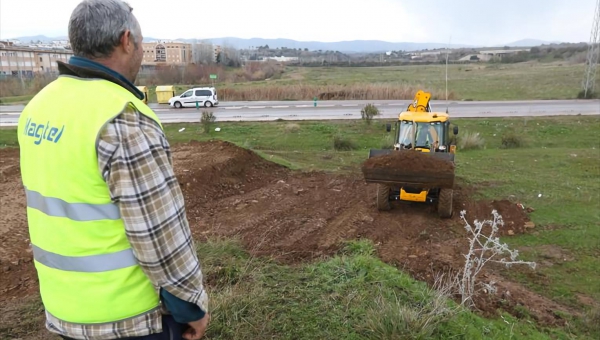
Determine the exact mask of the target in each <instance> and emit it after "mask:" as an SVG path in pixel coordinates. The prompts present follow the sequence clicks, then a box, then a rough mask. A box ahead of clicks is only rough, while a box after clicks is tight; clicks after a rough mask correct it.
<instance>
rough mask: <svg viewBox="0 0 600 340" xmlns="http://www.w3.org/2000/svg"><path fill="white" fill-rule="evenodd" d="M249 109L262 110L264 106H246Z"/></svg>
mask: <svg viewBox="0 0 600 340" xmlns="http://www.w3.org/2000/svg"><path fill="white" fill-rule="evenodd" d="M248 108H249V109H264V108H266V106H248Z"/></svg>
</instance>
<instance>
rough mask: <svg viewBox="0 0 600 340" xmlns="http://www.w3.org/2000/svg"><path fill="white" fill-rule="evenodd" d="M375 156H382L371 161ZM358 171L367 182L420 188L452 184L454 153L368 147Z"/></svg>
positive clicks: (450, 185)
mask: <svg viewBox="0 0 600 340" xmlns="http://www.w3.org/2000/svg"><path fill="white" fill-rule="evenodd" d="M398 153H402V154H398ZM394 155H395V157H394ZM379 157H385V158H382V159H379V160H378V161H376V162H373V161H371V159H372V158H379ZM428 157H431V158H428ZM362 172H363V175H364V178H365V181H366V182H368V183H382V184H389V185H394V186H400V187H405V186H409V187H415V188H423V189H432V188H452V187H453V186H454V177H455V176H454V154H452V153H446V152H419V151H414V150H389V149H388V150H377V149H371V150H369V160H367V162H365V163H364V164H363V167H362Z"/></svg>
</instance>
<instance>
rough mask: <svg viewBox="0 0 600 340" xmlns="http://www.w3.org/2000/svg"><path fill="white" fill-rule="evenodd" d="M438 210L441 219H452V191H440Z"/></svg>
mask: <svg viewBox="0 0 600 340" xmlns="http://www.w3.org/2000/svg"><path fill="white" fill-rule="evenodd" d="M437 210H438V215H440V217H441V218H450V217H452V189H440V195H439V197H438V209H437Z"/></svg>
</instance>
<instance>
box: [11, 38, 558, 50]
mask: <svg viewBox="0 0 600 340" xmlns="http://www.w3.org/2000/svg"><path fill="white" fill-rule="evenodd" d="M15 39H18V40H20V41H21V42H24V43H26V42H30V41H32V40H33V41H42V42H44V43H49V42H51V41H52V40H66V39H68V37H66V36H61V37H47V36H45V35H36V36H27V37H18V38H15ZM156 40H161V39H159V38H154V37H145V38H144V41H147V42H150V41H156ZM165 40H166V39H165ZM176 40H180V41H185V42H189V43H191V42H194V41H197V42H201V41H211V42H212V43H213V44H216V45H229V46H232V47H235V48H249V47H258V46H265V45H269V47H270V48H278V47H287V48H300V49H305V48H308V49H309V50H311V51H318V50H323V51H327V50H329V51H340V52H344V53H378V52H386V51H398V50H403V51H418V50H425V49H438V48H446V47H448V44H446V43H435V42H433V43H412V42H389V41H381V40H351V41H337V42H321V41H297V40H292V39H263V38H251V39H243V38H235V37H223V38H211V39H176ZM556 43H560V42H556V41H544V40H537V39H523V40H519V41H514V42H512V43H509V44H506V45H503V46H510V47H532V46H540V45H543V44H556ZM463 47H469V48H471V47H475V46H470V45H463V44H452V45H450V48H463ZM489 47H491V46H489Z"/></svg>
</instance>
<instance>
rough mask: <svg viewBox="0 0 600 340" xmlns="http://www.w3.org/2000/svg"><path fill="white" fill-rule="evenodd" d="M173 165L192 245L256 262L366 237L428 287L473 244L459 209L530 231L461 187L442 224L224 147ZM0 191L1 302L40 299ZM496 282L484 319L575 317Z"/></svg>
mask: <svg viewBox="0 0 600 340" xmlns="http://www.w3.org/2000/svg"><path fill="white" fill-rule="evenodd" d="M173 157H174V165H175V169H176V173H177V176H178V179H179V182H180V185H181V188H182V190H183V193H184V196H185V199H186V206H187V214H188V219H189V221H190V226H191V228H192V232H193V233H194V235H195V237H196V239H198V240H199V241H200V242H201V241H202V240H204V239H206V238H209V237H215V236H226V237H239V238H240V239H241V241H242V242H243V244H244V246H245V247H246V248H247V249H248V251H249V252H251V253H252V254H253V255H268V256H273V257H274V258H276V259H278V260H280V261H282V262H284V263H296V262H298V261H305V260H311V259H315V258H317V257H320V256H324V255H331V254H333V253H335V252H336V251H337V250H338V249H339V247H340V242H341V241H344V240H352V239H359V238H368V239H371V240H373V241H374V242H375V244H376V245H377V251H378V254H379V256H380V257H381V258H382V259H383V260H384V261H386V262H388V263H390V264H393V265H396V266H398V267H401V268H404V269H405V270H407V271H409V272H410V273H411V274H412V275H414V276H415V277H416V278H418V279H422V280H425V281H428V282H431V281H432V279H433V273H434V272H435V271H439V270H450V271H456V270H459V269H460V268H461V267H462V265H463V262H462V261H463V260H464V259H463V255H462V254H464V253H465V249H466V247H467V239H466V232H465V229H464V227H463V225H462V223H461V221H460V219H459V216H460V211H461V210H466V211H467V218H468V220H469V221H471V223H472V221H473V220H475V219H479V220H484V219H490V218H491V211H492V209H496V210H497V211H498V212H499V213H500V214H501V215H502V216H503V219H504V222H505V227H504V228H502V229H501V230H500V233H501V234H506V235H511V234H519V233H524V232H528V231H527V230H526V229H525V228H524V224H525V223H526V222H527V221H528V220H529V219H528V218H527V214H526V212H525V211H524V210H523V209H522V208H521V207H519V206H517V205H516V204H513V203H510V202H509V201H493V202H488V201H483V202H477V201H473V200H471V199H470V198H469V197H471V192H470V190H471V189H468V188H461V187H455V189H454V190H455V195H454V200H455V201H454V210H455V211H454V217H453V218H451V219H439V218H438V217H437V214H436V213H435V207H433V206H431V205H425V204H394V209H393V210H392V211H390V212H385V213H384V212H378V211H377V208H376V207H375V194H376V193H375V186H374V185H372V184H366V183H365V181H364V179H363V178H362V177H361V176H358V175H353V176H340V175H333V174H327V173H321V172H310V173H299V172H292V171H290V170H288V169H286V168H283V167H281V166H279V165H276V164H273V163H270V162H267V161H266V160H264V159H262V158H260V157H259V156H257V155H256V154H254V153H253V152H251V151H247V150H244V149H241V148H238V147H236V146H235V145H233V144H230V143H227V142H218V141H216V142H207V143H198V142H192V143H189V144H181V145H177V146H174V147H173ZM427 159H428V160H431V158H430V157H428V158H427ZM0 160H3V161H5V163H0V164H2V166H3V167H6V168H10V167H11V166H12V165H15V164H18V152H14V151H9V150H0ZM436 167H437V165H436ZM0 189H1V190H0V192H1V193H2V195H3V200H2V214H1V217H0V221H1V222H2V225H4V226H6V225H8V229H7V230H8V231H9V232H4V231H3V232H2V233H1V234H0V242H2V243H1V244H2V248H0V249H2V259H1V261H2V262H1V264H2V267H1V269H2V271H3V273H2V274H3V275H0V290H2V291H1V293H2V294H0V303H3V301H5V300H10V299H15V298H18V297H24V296H28V295H31V294H32V293H35V291H36V290H37V280H36V275H35V270H34V269H33V265H32V263H31V254H30V253H28V252H27V250H28V241H27V227H26V223H25V203H24V202H25V201H24V195H23V189H22V186H21V184H20V179H19V174H18V172H14V171H13V172H9V174H8V175H6V178H5V180H4V181H0ZM9 196H10V199H8V198H9ZM492 278H493V279H494V280H496V282H498V283H497V286H498V288H499V289H498V294H497V295H496V296H480V297H478V298H477V299H476V302H477V303H478V305H479V306H480V308H481V309H482V311H483V312H484V313H486V314H493V313H495V312H496V310H497V309H498V308H499V307H502V308H505V309H508V310H509V311H510V310H512V307H514V306H517V305H519V304H522V305H524V306H526V307H527V308H529V309H530V310H531V313H532V315H534V317H536V318H537V319H538V320H539V321H540V323H543V324H556V323H561V322H562V320H561V319H560V318H558V317H556V316H555V313H554V311H564V312H566V313H572V314H577V312H576V311H572V310H570V309H568V308H566V307H563V306H561V305H559V304H557V303H555V302H553V301H551V300H549V299H547V298H545V297H542V296H539V295H538V294H535V293H533V292H531V291H529V290H527V289H526V288H525V287H523V286H521V285H519V284H517V283H513V282H509V281H507V280H506V279H504V278H502V277H501V276H500V275H499V271H495V270H490V271H488V272H486V273H484V276H483V277H482V279H483V280H487V279H492ZM507 292H508V293H507Z"/></svg>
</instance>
